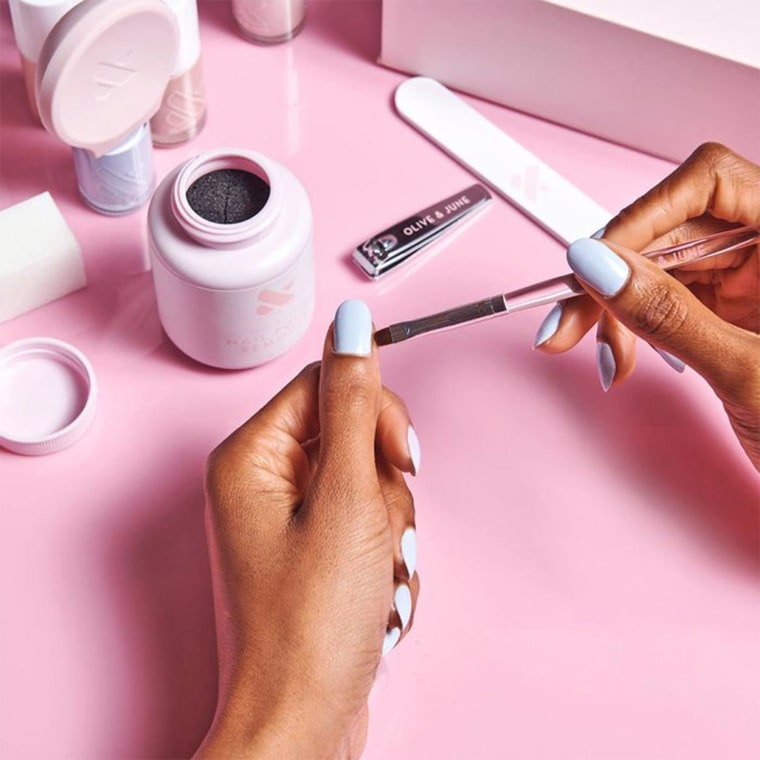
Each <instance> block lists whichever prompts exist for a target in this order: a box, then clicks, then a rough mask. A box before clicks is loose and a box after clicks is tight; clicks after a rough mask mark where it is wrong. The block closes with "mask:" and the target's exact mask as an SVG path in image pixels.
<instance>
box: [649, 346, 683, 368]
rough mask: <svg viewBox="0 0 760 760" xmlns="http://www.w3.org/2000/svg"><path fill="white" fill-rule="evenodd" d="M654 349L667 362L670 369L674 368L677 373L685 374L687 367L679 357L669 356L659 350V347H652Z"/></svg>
mask: <svg viewBox="0 0 760 760" xmlns="http://www.w3.org/2000/svg"><path fill="white" fill-rule="evenodd" d="M652 348H653V349H654V350H655V351H657V353H658V354H659V355H660V356H661V357H662V358H663V359H664V360H665V363H666V364H667V365H668V366H669V367H672V368H673V369H674V370H675V371H676V372H683V371H684V369H686V365H685V364H684V363H683V362H682V361H681V360H680V359H679V358H678V357H677V356H673V354H669V353H668V352H667V351H663V350H662V349H661V348H657V346H652Z"/></svg>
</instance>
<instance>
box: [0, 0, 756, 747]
mask: <svg viewBox="0 0 760 760" xmlns="http://www.w3.org/2000/svg"><path fill="white" fill-rule="evenodd" d="M200 6H201V22H202V38H203V46H204V56H205V57H204V64H205V80H206V87H207V93H208V100H209V122H208V126H207V128H206V129H205V131H204V132H203V133H202V135H201V136H200V137H199V138H198V139H196V140H195V142H194V143H192V144H189V145H185V146H182V147H180V148H177V149H174V150H168V151H163V152H158V153H157V154H156V162H157V167H158V172H159V175H160V176H163V175H164V174H165V173H166V172H167V171H168V170H169V169H170V168H172V167H173V166H175V165H176V164H178V163H179V162H181V161H183V160H185V159H186V158H188V157H190V156H192V155H194V154H196V153H197V152H199V151H200V150H203V149H210V148H216V147H222V146H240V147H246V148H251V149H255V150H259V151H261V152H263V153H265V154H268V155H270V156H272V157H273V158H275V159H277V160H280V161H282V162H283V163H285V164H286V165H287V166H288V167H289V168H290V169H292V170H293V171H294V172H295V174H296V175H297V176H298V177H299V178H300V179H301V180H302V181H303V182H304V184H305V185H306V188H307V190H308V192H309V194H310V196H311V200H312V203H313V206H314V212H315V220H316V222H315V224H316V227H315V256H316V263H317V308H316V314H315V318H314V321H313V323H312V327H311V329H310V330H309V332H308V334H307V335H306V337H305V338H304V339H303V340H302V341H301V342H300V343H299V344H298V346H297V347H296V348H295V349H293V350H292V351H291V352H290V353H289V354H287V355H286V356H284V357H282V358H281V359H279V360H276V361H274V362H272V363H271V364H268V365H266V366H264V367H260V368H258V369H254V370H251V371H244V372H233V373H227V372H223V371H215V370H211V369H207V368H204V367H202V366H200V365H198V364H195V363H193V362H192V361H190V360H189V359H186V358H185V357H184V356H183V355H181V354H180V353H179V352H178V351H177V350H176V349H174V348H173V347H172V346H171V345H170V344H169V343H168V341H167V339H166V338H165V337H164V336H163V334H162V332H161V327H160V324H159V321H158V316H157V312H156V305H155V300H154V295H153V289H152V284H151V279H150V274H149V273H148V272H146V271H145V262H146V255H145V249H144V240H145V230H144V224H145V211H144V210H142V211H140V212H139V213H136V214H133V215H131V216H128V217H126V218H121V219H108V218H106V217H103V216H99V215H97V214H95V213H93V212H91V211H89V210H87V209H86V208H85V207H84V206H83V205H82V204H81V203H80V201H79V199H78V197H77V192H76V186H75V181H74V176H73V168H72V162H71V156H70V153H69V151H68V149H67V148H66V147H65V146H63V145H60V144H58V143H57V142H56V141H55V140H54V139H53V138H52V137H50V136H49V135H47V134H46V133H45V132H44V131H43V130H42V129H41V128H40V127H38V126H35V125H34V124H33V123H32V122H31V120H30V116H29V114H28V111H27V107H26V103H25V98H24V93H23V86H22V82H21V77H20V70H19V63H18V58H17V55H16V51H15V49H14V47H13V44H12V34H11V30H10V23H9V17H8V10H7V6H6V5H5V4H4V3H3V4H2V5H0V51H1V52H0V88H1V92H2V125H1V131H0V161H1V166H0V169H1V171H2V183H1V186H0V207H5V206H7V205H9V204H11V203H15V202H17V201H19V200H22V199H24V198H26V197H29V196H31V195H33V194H36V193H38V192H41V191H43V190H46V189H47V190H50V191H51V192H52V194H53V196H54V197H55V199H56V201H57V202H58V204H59V206H60V208H61V209H62V211H63V213H64V215H65V216H66V218H67V220H68V221H69V223H70V225H71V226H72V228H73V230H74V232H75V233H76V235H77V237H78V238H79V240H80V241H81V243H82V247H83V249H84V256H85V262H86V267H87V274H88V278H89V283H90V284H89V287H88V288H87V289H85V290H83V291H80V292H78V293H76V294H74V295H72V296H69V297H67V298H65V299H62V300H60V301H58V302H56V303H53V304H50V305H48V306H46V307H44V308H41V309H38V310H37V311H34V312H32V313H29V314H27V315H25V316H22V317H19V318H17V319H15V320H12V321H10V322H8V323H6V324H4V325H0V344H2V343H6V342H8V341H10V340H13V339H15V338H21V337H25V336H33V335H49V336H53V337H57V338H61V339H64V340H67V341H70V342H72V343H74V344H75V345H76V346H78V347H79V348H80V349H82V350H83V351H84V352H85V353H86V354H87V355H88V356H89V358H90V359H91V361H92V362H93V364H94V366H95V370H96V372H97V374H98V378H99V381H100V385H101V398H100V403H99V407H98V413H97V417H96V420H95V423H94V425H93V427H92V429H91V430H90V432H89V433H88V434H87V435H86V437H85V438H83V439H82V440H81V441H80V442H79V443H78V444H76V445H75V446H74V447H73V448H71V449H68V450H66V451H64V452H62V453H59V454H56V455H52V456H49V457H43V458H23V457H19V456H16V455H13V454H10V453H6V452H0V498H1V501H2V504H0V521H1V522H0V563H2V567H1V571H0V583H2V585H1V586H0V597H1V598H0V602H1V604H2V620H1V626H2V629H1V630H2V640H1V651H0V656H1V658H2V659H1V661H0V666H1V670H0V699H1V700H2V710H1V716H2V717H1V718H0V720H1V721H2V722H1V723H0V754H2V756H3V757H6V758H50V757H70V758H137V757H174V756H181V755H188V754H189V753H191V752H192V750H193V749H194V748H195V747H196V745H197V743H198V742H199V740H200V738H201V737H202V736H203V734H204V731H205V729H206V726H207V724H208V721H209V718H210V715H211V712H212V709H213V705H214V700H215V679H216V663H215V652H214V627H213V620H212V609H211V592H210V581H209V570H208V562H207V556H206V548H205V539H204V534H203V525H202V519H201V517H202V493H201V471H202V467H203V462H204V458H205V456H206V454H207V452H208V451H209V450H210V449H211V448H212V447H213V446H214V445H215V444H216V443H217V442H218V441H220V440H221V439H222V438H223V437H224V436H226V435H227V433H228V432H230V431H231V430H232V429H233V428H235V427H236V426H237V425H238V424H239V423H240V422H241V421H242V420H243V419H245V418H246V417H247V416H249V415H250V414H252V413H253V412H254V411H255V410H256V409H257V408H258V407H259V406H260V405H261V404H262V403H264V402H265V401H266V400H267V399H268V398H269V397H270V396H271V395H272V394H273V393H274V392H275V391H276V390H277V389H279V388H280V387H281V386H282V385H283V384H284V383H285V382H286V381H287V380H288V379H289V378H290V377H291V376H292V375H293V374H295V373H296V371H297V370H298V369H299V368H300V367H301V366H302V365H303V364H305V363H306V362H308V361H311V360H313V359H314V358H316V357H317V356H318V355H319V351H320V347H321V343H322V338H323V334H324V331H325V328H326V327H327V325H328V324H329V322H330V320H331V317H332V314H333V312H334V310H335V308H336V306H337V305H338V303H339V302H340V301H342V300H343V299H345V298H348V297H358V298H363V299H365V300H366V301H367V302H368V303H369V305H370V306H371V308H372V311H373V314H374V317H375V321H376V322H377V324H378V325H382V324H385V323H387V322H388V321H394V320H397V319H401V318H404V317H408V316H414V315H417V314H421V313H426V312H428V311H431V310H437V309H439V308H443V307H446V306H449V305H453V304H456V303H459V302H462V301H466V300H468V299H474V298H479V297H481V296H485V295H491V294H492V293H494V292H498V291H499V290H502V289H509V288H513V287H519V286H521V285H523V284H527V283H529V282H531V281H534V280H536V279H538V278H542V277H546V276H550V275H553V274H556V273H559V272H562V271H565V264H564V252H563V250H562V248H561V246H560V245H559V244H557V243H556V242H555V241H553V240H552V239H551V238H550V237H549V236H547V235H546V234H545V233H543V232H542V231H541V230H540V229H538V228H537V227H536V226H535V225H533V224H532V223H531V222H530V221H528V220H527V219H526V218H525V217H523V216H522V215H521V214H520V213H519V212H517V211H516V210H514V209H513V208H512V207H510V206H509V205H508V204H507V203H506V202H505V201H503V200H501V199H500V198H496V199H495V200H494V202H493V204H492V206H491V208H490V209H489V210H488V211H487V212H485V214H483V215H482V216H481V217H480V218H479V219H478V220H477V221H475V222H474V223H473V224H472V225H469V226H468V227H467V228H465V229H463V230H462V231H461V232H459V233H457V234H455V235H454V236H453V237H451V238H449V241H448V242H447V243H445V244H443V245H441V246H439V247H438V248H437V249H436V251H435V255H428V256H426V257H425V261H424V263H422V262H421V263H420V264H419V265H418V266H416V267H414V268H412V269H411V270H406V271H405V272H404V273H401V272H398V273H397V274H394V275H392V276H389V278H388V279H387V280H386V281H384V282H381V283H372V282H370V281H368V280H366V279H364V278H363V276H362V275H360V274H359V273H358V272H357V271H356V269H355V268H354V267H353V266H352V265H351V264H350V263H349V255H350V251H351V249H352V247H353V246H354V245H356V243H358V242H359V241H361V240H363V239H365V238H366V237H368V236H369V235H370V234H372V233H373V232H376V231H378V230H379V229H381V228H382V227H383V226H385V225H387V224H388V223H391V222H395V221H398V220H399V219H400V218H402V217H404V216H406V215H408V214H409V213H412V212H414V211H416V210H418V209H420V208H422V207H424V206H426V205H428V204H429V203H432V202H434V201H437V200H439V199H441V198H442V197H444V196H445V195H448V194H451V193H454V192H457V191H458V190H460V189H462V188H464V187H465V186H466V185H468V184H470V183H471V181H472V178H471V176H470V175H469V174H468V173H467V171H466V170H464V169H463V168H461V167H460V166H459V165H458V164H456V163H455V162H453V161H452V160H451V159H449V158H447V157H446V156H445V155H444V154H443V153H442V152H441V151H439V150H438V149H436V148H435V147H434V146H433V145H431V144H430V143H428V142H427V141H426V140H425V139H424V138H422V137H421V136H420V135H419V134H417V133H416V132H415V131H414V130H412V129H411V128H410V127H409V126H407V125H406V124H405V123H404V122H402V121H401V119H399V118H398V117H397V116H396V115H395V114H394V112H393V109H392V105H391V96H392V93H393V91H394V88H395V87H396V86H397V85H398V84H399V83H400V82H401V81H402V80H403V76H402V75H401V74H398V73H397V72H393V71H390V70H387V69H384V68H381V67H379V66H377V65H376V64H375V58H376V56H377V53H378V50H379V28H380V7H379V4H378V3H377V2H374V0H368V1H367V2H362V1H352V2H348V1H347V0H343V1H342V2H327V1H326V0H322V1H319V0H313V1H312V2H311V3H310V6H309V17H308V20H307V23H306V26H305V28H304V31H303V33H302V34H301V35H300V36H299V37H298V38H297V39H296V40H295V41H294V42H293V43H292V44H290V45H285V46H279V47H273V48H262V47H256V46H254V45H251V44H249V43H247V42H245V41H244V40H243V39H242V38H241V37H239V36H238V34H237V33H236V30H235V28H234V26H233V23H232V21H231V17H230V11H229V7H228V4H227V3H225V2H201V4H200ZM466 100H468V102H470V103H472V104H473V105H475V107H477V108H478V109H479V110H480V111H482V112H483V113H484V114H485V115H486V116H488V117H489V118H490V119H492V120H493V121H494V122H496V123H497V124H498V125H500V126H501V127H502V128H503V129H504V130H505V131H507V132H508V133H509V134H511V135H512V136H513V137H515V138H516V139H518V140H519V141H521V142H522V143H524V144H525V145H526V146H527V147H528V148H529V149H531V150H533V151H534V152H535V153H537V154H538V155H539V156H541V157H542V158H543V159H544V160H546V161H547V162H548V163H550V164H551V165H553V166H554V167H555V168H556V169H557V170H559V171H560V172H561V173H563V174H565V175H566V176H567V177H568V178H570V179H571V180H572V181H573V182H575V183H576V184H577V185H579V186H580V187H581V188H582V189H583V190H585V191H586V192H588V193H589V194H590V195H591V196H593V197H594V198H595V199H596V200H598V201H599V202H601V203H602V204H603V205H605V206H606V207H608V208H609V209H610V210H611V211H614V210H616V209H618V208H620V207H621V206H623V205H625V204H626V203H627V202H629V201H630V200H631V199H633V198H634V197H635V196H636V195H638V194H640V193H641V192H643V191H644V190H645V189H647V188H648V187H649V186H651V185H652V184H653V183H655V182H656V181H657V180H659V179H660V178H661V177H662V176H663V175H664V174H665V173H667V172H668V171H669V170H670V169H671V165H669V164H667V163H666V162H664V161H661V160H657V159H653V158H651V157H648V156H645V155H642V154H639V153H636V152H633V151H630V150H627V149H624V148H621V147H617V146H615V145H612V144H609V143H605V142H602V141H599V140H597V139H593V138H591V137H588V136H584V135H581V134H578V133H576V132H573V131H570V130H566V129H563V128H561V127H559V126H555V125H552V124H548V123H546V122H542V121H539V120H537V119H533V118H530V117H527V116H525V115H522V114H519V113H516V112H512V111H510V110H508V109H505V108H503V107H500V106H496V105H492V104H487V103H484V102H480V101H477V100H474V99H472V98H466ZM663 128H664V129H678V125H677V124H672V125H663ZM706 137H707V136H706ZM0 245H5V242H0ZM431 253H432V252H431ZM542 316H543V315H542V314H540V313H531V312H528V313H523V314H518V315H515V316H512V317H509V318H507V319H502V320H497V321H494V322H491V323H488V324H486V325H481V326H475V327H471V328H469V329H464V330H461V331H458V332H453V333H447V334H444V335H440V336H432V337H429V338H426V339H422V340H420V341H418V342H413V343H411V344H406V345H401V346H396V347H390V348H387V349H383V353H382V364H383V372H384V377H385V380H386V382H387V384H388V385H389V386H390V387H392V388H393V389H395V390H396V391H397V392H399V393H400V394H401V395H402V396H403V397H404V398H405V399H406V401H407V403H408V405H409V409H410V411H411V414H412V416H413V419H414V422H415V425H416V428H417V430H418V433H419V436H420V439H421V443H422V450H423V465H422V472H421V475H420V477H419V478H418V479H416V480H415V481H414V482H413V484H412V485H413V489H414V493H415V498H416V504H417V510H418V512H417V519H418V535H419V570H420V574H421V578H422V585H423V591H422V595H421V598H420V602H419V608H418V613H417V622H416V625H415V628H414V630H413V631H412V633H411V634H410V636H409V637H408V638H407V639H406V640H405V642H404V643H403V645H402V646H400V647H399V649H398V650H396V651H394V652H393V653H392V654H391V655H390V656H389V657H388V658H387V660H386V662H385V663H384V665H383V666H382V668H381V672H380V675H379V679H378V684H377V686H376V688H375V690H374V692H373V696H372V722H371V728H370V736H369V744H368V747H367V750H366V753H365V756H366V757H367V758H369V759H370V760H380V759H381V758H382V759H385V758H390V757H394V758H399V759H402V758H403V759H410V760H411V758H440V759H441V760H459V759H461V758H484V759H485V758H487V759H492V758H504V759H507V758H509V759H510V760H511V759H515V760H533V759H543V758H547V759H549V758H550V759H551V760H566V759H567V758H584V759H586V760H611V759H613V758H614V759H618V758H619V759H621V760H623V759H631V760H642V759H643V758H646V759H647V760H649V759H652V760H655V759H660V758H662V759H663V760H679V759H680V758H683V759H684V760H686V759H688V760H699V759H700V758H705V759H707V758H710V759H713V758H717V757H720V758H732V760H744V759H745V758H754V757H757V756H758V755H757V753H758V751H759V750H760V739H759V737H758V734H759V732H760V729H759V728H758V722H757V716H758V714H759V712H760V711H759V708H760V705H759V704H758V702H759V701H760V700H759V699H758V673H760V647H758V640H759V636H758V634H760V604H759V602H760V599H759V598H758V597H759V594H758V589H759V587H760V583H759V581H760V573H759V572H758V570H759V560H760V531H759V530H758V528H759V525H758V480H757V478H756V476H755V474H754V471H753V470H752V468H751V466H750V465H749V463H748V462H747V461H745V457H744V456H743V454H742V453H741V452H740V450H739V448H738V445H737V444H736V443H735V441H734V438H733V435H732V433H731V431H730V429H729V426H728V423H727V422H726V420H725V418H724V415H723V412H722V409H721V406H720V404H719V402H718V401H717V399H716V398H715V397H714V396H713V394H712V392H711V391H710V390H709V389H708V388H707V387H706V386H705V384H704V383H703V382H702V381H701V379H700V378H699V377H697V376H696V375H695V374H694V373H693V372H691V371H689V370H687V372H686V373H685V374H684V375H683V376H678V375H677V374H676V373H674V372H673V371H672V370H671V369H669V368H668V367H667V366H666V365H665V363H664V362H662V360H661V359H659V357H657V356H656V355H655V353H654V352H653V351H651V350H650V349H648V348H647V347H646V346H644V347H643V348H642V349H641V351H640V353H641V357H640V362H639V367H638V369H637V371H636V373H635V375H634V377H633V378H632V379H631V380H630V382H629V383H628V384H627V385H626V386H625V387H623V388H620V389H615V390H614V391H612V392H611V393H609V394H607V395H605V394H604V393H602V391H601V390H600V388H599V385H598V382H597V379H596V371H595V368H594V358H593V348H594V346H593V337H592V336H590V337H588V338H587V339H586V340H585V341H584V343H583V344H582V345H581V346H580V347H579V348H578V349H577V350H575V351H574V352H572V353H571V354H569V355H567V356H563V357H559V358H549V357H546V356H543V355H541V354H539V353H537V352H533V351H531V343H532V340H533V336H534V333H535V330H536V328H537V326H538V324H539V322H540V320H541V318H542Z"/></svg>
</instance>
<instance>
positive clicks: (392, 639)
mask: <svg viewBox="0 0 760 760" xmlns="http://www.w3.org/2000/svg"><path fill="white" fill-rule="evenodd" d="M400 638H401V629H400V628H391V629H390V631H386V632H385V638H384V639H383V657H385V655H386V654H388V652H390V651H391V649H393V647H395V646H396V644H398V640H399V639H400Z"/></svg>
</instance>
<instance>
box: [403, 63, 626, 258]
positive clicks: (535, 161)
mask: <svg viewBox="0 0 760 760" xmlns="http://www.w3.org/2000/svg"><path fill="white" fill-rule="evenodd" d="M395 102H396V109H397V110H398V112H399V114H401V116H403V117H404V119H406V120H407V121H408V122H409V123H410V124H412V125H413V126H415V127H416V128H417V129H418V130H419V131H420V132H422V134H424V135H425V136H426V137H427V138H428V139H430V140H432V141H433V142H434V143H435V144H436V145H438V146H439V147H440V148H443V150H445V151H446V152H447V153H448V154H450V155H451V156H453V157H454V158H456V159H457V161H460V162H461V163H462V164H464V165H465V166H466V167H467V168H469V169H470V170H471V171H472V172H473V173H474V174H475V175H476V176H477V177H479V178H480V179H481V180H483V181H484V182H486V183H488V184H489V185H490V186H491V187H493V188H494V190H496V191H497V192H498V193H500V194H501V195H503V196H504V197H505V198H506V199H507V200H508V201H510V202H511V203H513V204H514V205H515V206H517V207H518V208H519V209H521V210H522V211H524V212H525V213H526V214H527V215H528V216H529V217H530V218H531V219H533V220H534V221H535V222H537V223H538V224H539V225H541V227H543V228H544V229H545V230H546V231H547V232H549V233H550V234H552V235H554V237H556V238H557V239H558V240H561V241H562V242H563V243H565V244H566V245H568V244H570V243H572V242H573V241H574V240H577V239H578V238H581V237H588V236H589V235H591V234H592V233H593V232H595V231H596V230H598V229H599V228H600V227H604V225H606V224H607V222H608V221H609V220H610V219H611V218H612V214H610V213H609V212H608V211H607V210H606V209H604V208H602V207H601V206H600V205H599V204H598V203H596V201H593V200H592V199H591V198H589V197H588V196H587V195H585V194H584V193H582V192H581V191H580V190H579V189H578V188H577V187H576V186H575V185H573V184H572V182H569V181H568V180H567V179H565V178H564V177H563V176H561V175H560V174H558V173H557V172H556V171H554V169H552V168H551V167H550V166H547V165H546V164H545V163H544V162H543V161H541V159H540V158H538V157H537V156H535V155H533V153H531V152H530V151H529V150H527V149H526V148H524V147H523V146H522V145H520V143H518V142H517V141H516V140H513V139H512V138H511V137H509V136H508V135H506V134H505V133H504V132H502V131H501V130H500V129H499V128H498V127H497V126H496V125H495V124H493V123H492V122H490V121H488V119H486V118H485V117H484V116H481V114H479V113H478V112H477V111H476V110H475V109H474V108H471V107H470V106H468V105H467V103H465V102H464V101H463V100H462V99H461V98H460V97H459V96H458V95H455V94H454V93H453V92H451V90H449V89H447V88H446V87H444V86H443V85H442V84H441V83H440V82H437V81H436V80H435V79H430V78H428V77H413V78H412V79H407V80H406V81H405V82H403V83H402V84H400V85H399V86H398V87H397V88H396V95H395Z"/></svg>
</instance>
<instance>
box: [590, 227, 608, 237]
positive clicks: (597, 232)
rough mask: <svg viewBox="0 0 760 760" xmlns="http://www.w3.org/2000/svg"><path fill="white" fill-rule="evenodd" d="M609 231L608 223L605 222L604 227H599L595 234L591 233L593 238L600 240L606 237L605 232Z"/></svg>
mask: <svg viewBox="0 0 760 760" xmlns="http://www.w3.org/2000/svg"><path fill="white" fill-rule="evenodd" d="M605 232H607V225H606V224H605V225H604V227H602V228H601V229H598V230H597V231H596V232H595V233H594V234H593V235H590V236H589V237H591V239H592V240H599V239H600V238H603V237H604V233H605Z"/></svg>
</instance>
